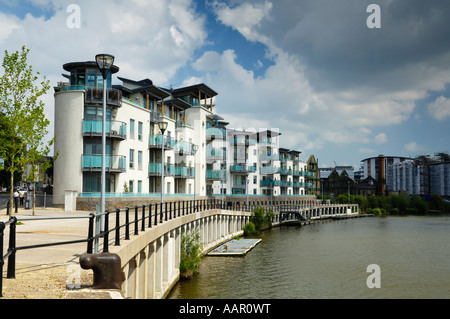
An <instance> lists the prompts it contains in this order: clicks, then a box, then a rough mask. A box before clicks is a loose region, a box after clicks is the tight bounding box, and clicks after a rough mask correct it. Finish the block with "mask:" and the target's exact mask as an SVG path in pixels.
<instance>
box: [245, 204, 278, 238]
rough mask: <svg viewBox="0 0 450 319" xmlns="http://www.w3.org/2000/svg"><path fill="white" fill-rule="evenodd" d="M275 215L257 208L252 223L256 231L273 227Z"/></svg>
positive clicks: (251, 219) (270, 211)
mask: <svg viewBox="0 0 450 319" xmlns="http://www.w3.org/2000/svg"><path fill="white" fill-rule="evenodd" d="M274 215H275V214H274V213H273V211H272V210H268V211H266V210H265V209H264V208H263V207H256V208H255V209H254V210H253V216H252V217H251V218H250V221H251V222H252V223H253V224H254V225H255V229H256V231H257V232H258V231H260V230H262V229H265V228H270V227H272V218H273V216H274Z"/></svg>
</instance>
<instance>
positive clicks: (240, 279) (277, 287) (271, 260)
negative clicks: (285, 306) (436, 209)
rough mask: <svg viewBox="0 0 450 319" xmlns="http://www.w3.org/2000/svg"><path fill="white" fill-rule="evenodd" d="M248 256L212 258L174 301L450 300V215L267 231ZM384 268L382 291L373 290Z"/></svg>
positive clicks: (180, 286)
mask: <svg viewBox="0 0 450 319" xmlns="http://www.w3.org/2000/svg"><path fill="white" fill-rule="evenodd" d="M258 238H261V239H262V241H261V242H260V243H259V244H258V245H257V246H256V247H255V248H254V249H253V250H251V251H250V252H249V253H248V254H247V255H246V256H245V257H205V258H204V259H203V261H202V265H201V268H200V273H199V274H197V275H196V276H194V278H193V279H192V280H189V281H182V282H179V283H178V284H177V285H176V286H175V287H174V289H173V290H172V292H171V294H170V296H169V298H181V299H195V298H203V299H222V298H233V299H239V298H257V299H262V298H270V299H293V298H450V252H449V251H448V249H447V248H446V245H447V244H448V243H449V242H450V218H449V217H448V216H439V217H430V216H423V217H415V216H408V217H383V218H380V217H376V218H357V219H348V220H342V221H324V222H319V223H316V224H313V225H308V226H303V227H280V228H274V229H272V230H269V231H265V232H262V233H261V234H260V235H259V236H258ZM371 264H377V265H379V266H380V269H381V277H380V278H381V288H379V289H377V288H374V289H369V288H368V287H367V285H366V280H367V277H368V276H369V275H370V273H368V272H367V267H368V266H369V265H371Z"/></svg>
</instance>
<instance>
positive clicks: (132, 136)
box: [130, 119, 134, 139]
mask: <svg viewBox="0 0 450 319" xmlns="http://www.w3.org/2000/svg"><path fill="white" fill-rule="evenodd" d="M130 138H132V139H134V120H133V119H130Z"/></svg>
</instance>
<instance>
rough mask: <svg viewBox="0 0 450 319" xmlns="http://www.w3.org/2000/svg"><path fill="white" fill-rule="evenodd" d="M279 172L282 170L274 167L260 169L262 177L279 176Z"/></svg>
mask: <svg viewBox="0 0 450 319" xmlns="http://www.w3.org/2000/svg"><path fill="white" fill-rule="evenodd" d="M279 172H280V168H279V167H274V166H266V167H261V169H260V173H261V175H272V174H278V173H279Z"/></svg>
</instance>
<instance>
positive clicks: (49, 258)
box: [0, 208, 120, 300]
mask: <svg viewBox="0 0 450 319" xmlns="http://www.w3.org/2000/svg"><path fill="white" fill-rule="evenodd" d="M90 213H91V212H86V211H76V212H70V213H68V212H65V211H64V210H63V209H56V208H47V209H36V210H35V215H34V216H33V215H32V211H31V210H25V209H19V212H18V214H14V215H13V216H15V217H17V218H18V219H19V220H20V218H29V217H59V216H88V215H89V214H90ZM8 220H9V216H8V215H6V211H5V210H2V211H0V222H6V221H8ZM87 232H88V219H87V218H85V219H64V220H32V221H31V220H30V221H26V220H24V221H22V222H21V223H20V224H18V225H17V228H16V234H17V246H28V245H36V244H41V243H52V242H59V241H68V240H80V239H86V237H87ZM4 238H5V239H4V243H3V251H4V253H6V251H7V250H8V243H9V240H8V238H9V227H6V229H5V237H4ZM86 249H87V244H86V243H76V244H68V245H60V246H50V247H41V248H33V249H27V250H19V251H17V253H16V278H15V279H7V278H6V269H7V260H5V265H4V267H3V274H2V275H3V297H2V298H0V300H2V299H61V298H62V299H72V298H74V299H83V298H88V299H95V298H99V299H111V298H115V297H120V295H118V294H119V292H104V291H91V290H89V286H90V285H92V270H83V269H81V267H80V266H79V257H80V255H81V254H82V253H84V252H86ZM73 283H76V284H79V288H81V289H75V290H67V288H66V286H67V284H73ZM76 287H78V286H76Z"/></svg>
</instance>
